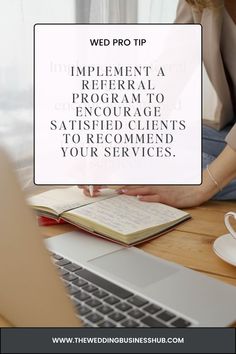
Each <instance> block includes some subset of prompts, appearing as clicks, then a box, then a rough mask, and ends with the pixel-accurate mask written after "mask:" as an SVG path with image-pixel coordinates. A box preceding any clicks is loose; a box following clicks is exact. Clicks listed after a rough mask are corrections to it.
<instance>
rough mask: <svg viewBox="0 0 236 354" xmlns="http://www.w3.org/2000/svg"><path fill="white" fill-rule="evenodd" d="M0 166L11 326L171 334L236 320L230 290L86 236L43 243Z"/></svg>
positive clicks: (4, 305)
mask: <svg viewBox="0 0 236 354" xmlns="http://www.w3.org/2000/svg"><path fill="white" fill-rule="evenodd" d="M0 166H1V170H0V196H1V199H0V225H1V236H0V259H1V268H0V286H1V292H0V314H1V316H2V317H3V318H5V319H6V320H7V321H8V322H9V323H10V325H12V326H24V327H31V326H32V327H40V326H42V327H50V326H54V327H58V326H62V327H75V326H80V325H83V326H88V327H172V328H173V327H199V326H200V327H206V326H211V327H215V326H229V325H231V324H232V323H233V322H234V321H235V320H236V302H235V298H236V287H234V286H231V285H227V284H224V283H223V282H220V281H217V280H215V279H212V278H209V277H207V276H205V275H202V274H200V273H198V272H195V271H193V270H190V269H187V268H185V267H182V266H180V265H177V264H174V263H171V262H168V261H165V260H163V259H161V258H158V257H154V256H152V255H149V254H147V253H146V252H144V251H142V250H140V249H138V248H135V247H129V248H127V247H123V246H120V245H118V244H115V243H112V242H110V241H107V240H103V239H101V238H97V237H96V236H93V235H89V234H88V233H85V232H83V231H77V232H70V233H66V234H62V235H58V236H55V237H50V238H48V239H46V241H44V239H43V238H42V236H41V235H40V234H39V230H38V228H37V226H36V220H35V216H34V215H33V213H32V211H31V210H30V208H29V207H28V206H27V205H26V203H25V201H24V196H23V194H22V192H21V191H20V187H19V185H18V182H17V179H16V177H15V175H14V173H13V169H12V167H11V166H10V163H9V161H8V159H7V158H6V156H5V155H4V153H3V152H0ZM163 237H165V236H163ZM45 246H46V247H45Z"/></svg>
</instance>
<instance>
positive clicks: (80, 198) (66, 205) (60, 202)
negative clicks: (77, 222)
mask: <svg viewBox="0 0 236 354" xmlns="http://www.w3.org/2000/svg"><path fill="white" fill-rule="evenodd" d="M114 195H116V194H115V192H114V191H111V190H103V191H102V192H101V196H99V197H96V198H91V197H87V196H86V195H84V193H83V191H82V190H81V189H79V188H78V187H77V186H73V187H69V188H59V189H52V190H49V191H47V192H44V193H41V194H38V195H35V196H33V197H30V198H29V199H28V202H29V204H31V205H33V206H42V207H47V208H50V209H52V210H54V211H55V212H56V213H57V214H61V213H62V212H64V211H67V210H70V209H73V208H78V207H81V206H82V205H86V204H90V203H94V202H98V201H100V200H103V199H105V198H109V197H112V196H114Z"/></svg>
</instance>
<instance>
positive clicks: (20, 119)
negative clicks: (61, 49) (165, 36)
mask: <svg viewBox="0 0 236 354" xmlns="http://www.w3.org/2000/svg"><path fill="white" fill-rule="evenodd" d="M177 3H178V0H0V48H1V55H0V144H1V145H3V146H4V148H5V149H6V150H7V152H8V153H9V154H10V155H11V157H12V159H13V162H14V164H15V167H16V170H17V172H18V175H19V178H20V181H21V183H22V187H23V188H24V189H25V190H26V191H29V192H30V191H31V190H32V189H33V182H32V166H33V25H34V24H35V23H40V22H44V23H45V22H63V23H66V22H77V23H89V22H91V23H93V22H97V23H98V22H101V23H112V22H116V23H164V22H166V23H171V22H173V21H174V19H175V13H176V7H177ZM0 168H1V167H0Z"/></svg>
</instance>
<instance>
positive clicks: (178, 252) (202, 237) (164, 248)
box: [0, 201, 236, 326]
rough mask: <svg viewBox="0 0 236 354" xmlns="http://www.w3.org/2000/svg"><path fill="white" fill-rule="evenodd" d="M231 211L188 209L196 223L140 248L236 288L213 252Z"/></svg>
mask: <svg viewBox="0 0 236 354" xmlns="http://www.w3.org/2000/svg"><path fill="white" fill-rule="evenodd" d="M230 210H232V211H236V202H214V201H211V202H207V203H205V204H204V205H202V206H200V207H197V208H192V209H188V211H189V212H190V213H191V215H192V219H190V220H188V221H186V222H184V223H182V224H180V225H178V226H177V227H176V228H175V229H174V230H172V231H170V232H168V233H166V234H165V235H163V236H160V237H158V238H156V239H154V240H152V241H149V242H146V243H144V244H142V245H139V246H138V247H139V248H141V249H143V250H144V251H146V252H149V253H151V254H153V255H156V256H159V257H161V258H164V259H167V260H169V261H173V262H176V263H179V264H182V265H184V266H186V267H189V268H192V269H194V270H197V271H200V272H202V273H205V274H207V275H209V276H211V277H214V278H217V279H219V280H221V281H223V282H226V283H229V284H233V285H235V286H236V267H234V266H231V265H229V264H227V263H225V262H224V261H222V260H221V259H220V258H218V257H217V256H216V255H215V253H214V252H213V250H212V245H213V242H214V240H215V239H216V238H217V237H218V236H220V235H222V234H225V233H227V230H226V228H225V226H224V214H225V213H226V212H228V211H230ZM73 230H76V227H74V226H72V225H69V224H63V225H53V226H47V227H45V226H44V227H41V233H42V235H43V236H45V237H51V236H55V235H58V234H61V233H64V232H69V231H73ZM4 325H6V323H5V321H4V320H3V319H1V317H0V326H4Z"/></svg>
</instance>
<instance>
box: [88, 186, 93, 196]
mask: <svg viewBox="0 0 236 354" xmlns="http://www.w3.org/2000/svg"><path fill="white" fill-rule="evenodd" d="M88 189H89V194H90V197H93V186H92V185H90V186H89V187H88Z"/></svg>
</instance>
